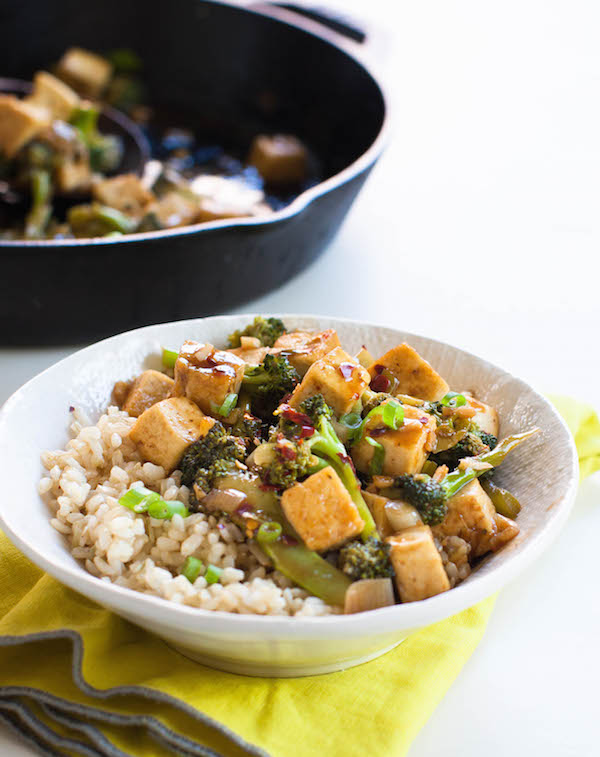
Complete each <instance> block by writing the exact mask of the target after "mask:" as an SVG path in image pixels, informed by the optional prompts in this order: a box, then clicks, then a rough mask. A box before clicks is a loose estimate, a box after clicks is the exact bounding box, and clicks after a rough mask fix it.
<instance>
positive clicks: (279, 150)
mask: <svg viewBox="0 0 600 757" xmlns="http://www.w3.org/2000/svg"><path fill="white" fill-rule="evenodd" d="M248 163H250V165H252V166H254V167H255V168H256V170H257V171H258V172H259V174H260V175H261V176H262V177H263V179H264V180H265V182H266V183H267V184H279V185H286V184H299V183H300V182H302V181H304V179H305V178H306V174H307V170H308V152H307V150H306V147H305V146H304V145H303V144H302V142H301V141H300V140H299V139H298V138H297V137H294V136H291V135H289V134H273V135H272V136H267V135H265V134H261V135H259V136H258V137H255V138H254V140H253V142H252V145H251V147H250V154H249V156H248Z"/></svg>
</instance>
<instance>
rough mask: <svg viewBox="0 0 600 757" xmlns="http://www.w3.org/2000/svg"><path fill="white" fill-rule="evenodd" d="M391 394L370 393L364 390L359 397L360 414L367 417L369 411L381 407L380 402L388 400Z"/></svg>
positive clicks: (368, 390)
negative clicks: (361, 406) (360, 404)
mask: <svg viewBox="0 0 600 757" xmlns="http://www.w3.org/2000/svg"><path fill="white" fill-rule="evenodd" d="M391 396H392V395H391V394H388V393H387V392H372V391H371V390H370V389H366V390H365V391H364V392H363V395H362V397H361V400H362V405H363V408H362V414H363V415H368V414H369V413H370V412H371V410H374V409H375V408H376V407H378V406H379V405H381V403H382V402H385V401H386V400H389V398H390V397H391Z"/></svg>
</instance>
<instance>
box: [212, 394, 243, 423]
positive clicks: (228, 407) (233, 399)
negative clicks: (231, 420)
mask: <svg viewBox="0 0 600 757" xmlns="http://www.w3.org/2000/svg"><path fill="white" fill-rule="evenodd" d="M237 401H238V396H237V394H228V395H227V397H225V402H223V404H222V405H217V404H215V403H214V402H211V403H210V404H211V407H212V410H213V412H214V413H216V414H217V415H221V416H223V418H226V417H227V416H228V415H229V413H230V412H231V411H232V410H233V408H234V407H235V406H236V403H237Z"/></svg>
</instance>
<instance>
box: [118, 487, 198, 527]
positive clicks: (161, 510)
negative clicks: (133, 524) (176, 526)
mask: <svg viewBox="0 0 600 757" xmlns="http://www.w3.org/2000/svg"><path fill="white" fill-rule="evenodd" d="M119 504H120V505H123V507H127V508H129V509H130V510H133V512H134V513H148V515H149V516H150V517H151V518H159V519H161V520H166V519H169V520H170V519H171V518H172V517H173V516H174V515H181V517H182V518H187V516H188V515H189V514H190V513H189V510H188V509H187V507H186V506H185V505H184V504H183V502H177V501H176V500H175V501H168V502H167V501H166V500H164V499H163V498H162V497H161V496H160V494H157V492H153V491H151V490H150V489H146V487H145V486H140V487H139V488H136V489H130V490H129V491H128V492H125V494H124V495H123V496H122V497H121V498H120V499H119Z"/></svg>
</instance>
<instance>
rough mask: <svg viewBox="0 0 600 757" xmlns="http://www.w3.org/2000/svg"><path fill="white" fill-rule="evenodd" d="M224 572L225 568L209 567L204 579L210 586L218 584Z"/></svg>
mask: <svg viewBox="0 0 600 757" xmlns="http://www.w3.org/2000/svg"><path fill="white" fill-rule="evenodd" d="M222 572H223V568H217V566H216V565H212V564H211V565H209V566H208V568H207V569H206V573H205V574H204V578H205V579H206V583H207V584H208V585H209V586H210V584H216V583H217V582H218V580H219V578H221V573H222Z"/></svg>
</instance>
